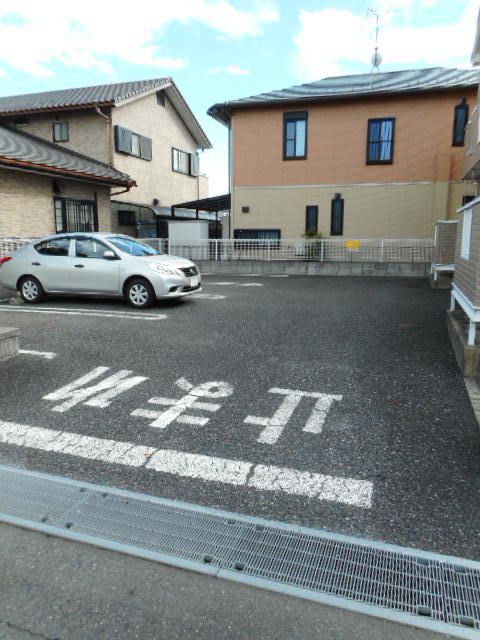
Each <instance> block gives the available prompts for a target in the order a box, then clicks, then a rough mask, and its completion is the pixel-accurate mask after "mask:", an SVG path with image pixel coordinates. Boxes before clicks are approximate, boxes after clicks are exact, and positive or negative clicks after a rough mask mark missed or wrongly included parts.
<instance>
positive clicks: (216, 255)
mask: <svg viewBox="0 0 480 640" xmlns="http://www.w3.org/2000/svg"><path fill="white" fill-rule="evenodd" d="M215 262H218V240H215Z"/></svg>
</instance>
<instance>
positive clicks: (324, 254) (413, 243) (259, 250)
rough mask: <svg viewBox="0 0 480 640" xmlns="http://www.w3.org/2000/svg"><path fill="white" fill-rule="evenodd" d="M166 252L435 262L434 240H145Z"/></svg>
mask: <svg viewBox="0 0 480 640" xmlns="http://www.w3.org/2000/svg"><path fill="white" fill-rule="evenodd" d="M33 240H34V238H4V239H0V257H2V256H7V255H10V254H11V253H12V252H13V251H16V250H17V249H19V248H20V247H23V246H24V245H25V244H28V243H29V242H32V241H33ZM144 242H147V243H148V244H149V245H150V246H151V247H153V248H155V249H157V250H158V251H161V252H162V253H170V254H171V255H176V256H181V257H182V258H188V259H190V260H216V261H220V260H263V261H269V262H271V261H274V260H310V261H316V262H431V261H432V257H433V247H434V242H433V238H432V239H430V238H412V239H400V238H393V239H382V238H378V239H377V238H367V239H364V240H345V239H339V238H325V239H312V240H310V239H303V238H300V239H293V240H204V241H201V242H191V243H188V244H176V243H172V242H170V241H169V240H167V239H165V238H147V239H144Z"/></svg>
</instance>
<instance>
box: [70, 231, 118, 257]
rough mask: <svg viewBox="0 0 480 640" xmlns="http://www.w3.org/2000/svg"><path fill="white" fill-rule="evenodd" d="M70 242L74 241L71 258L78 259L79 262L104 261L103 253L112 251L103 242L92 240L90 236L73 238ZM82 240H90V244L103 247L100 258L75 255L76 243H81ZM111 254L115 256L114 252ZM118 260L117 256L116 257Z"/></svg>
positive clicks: (96, 239)
mask: <svg viewBox="0 0 480 640" xmlns="http://www.w3.org/2000/svg"><path fill="white" fill-rule="evenodd" d="M72 240H73V241H74V244H73V251H72V253H73V257H74V258H79V259H80V260H105V258H104V257H103V253H105V251H113V249H112V248H111V247H109V246H108V245H106V244H105V243H104V242H102V241H101V240H99V239H98V238H92V237H91V236H75V237H74V238H72ZM82 240H90V241H91V242H96V243H97V244H99V245H101V246H102V247H103V252H102V255H101V257H98V258H97V257H96V256H79V255H77V242H78V241H80V242H81V241H82ZM113 253H115V255H116V256H117V254H116V252H115V251H113ZM117 258H118V256H117Z"/></svg>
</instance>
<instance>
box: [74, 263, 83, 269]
mask: <svg viewBox="0 0 480 640" xmlns="http://www.w3.org/2000/svg"><path fill="white" fill-rule="evenodd" d="M84 266H85V265H84V264H76V265H75V267H76V268H77V269H83V268H84Z"/></svg>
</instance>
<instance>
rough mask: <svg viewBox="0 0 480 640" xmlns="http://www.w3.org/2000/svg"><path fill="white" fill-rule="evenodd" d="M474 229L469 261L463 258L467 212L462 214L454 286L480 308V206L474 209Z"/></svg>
mask: <svg viewBox="0 0 480 640" xmlns="http://www.w3.org/2000/svg"><path fill="white" fill-rule="evenodd" d="M471 211H472V229H471V235H470V252H469V256H468V260H466V259H465V258H462V257H461V255H460V254H461V246H462V236H463V219H464V214H465V211H463V212H461V213H460V215H459V219H458V231H457V246H456V251H455V274H454V277H453V284H455V285H456V286H457V287H458V288H459V289H460V291H461V292H462V293H463V294H464V295H465V296H466V297H467V298H468V299H469V300H470V302H471V303H472V304H473V305H474V306H476V307H480V282H479V278H478V270H479V268H480V205H478V204H477V205H475V206H474V207H473V208H472V209H471Z"/></svg>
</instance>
